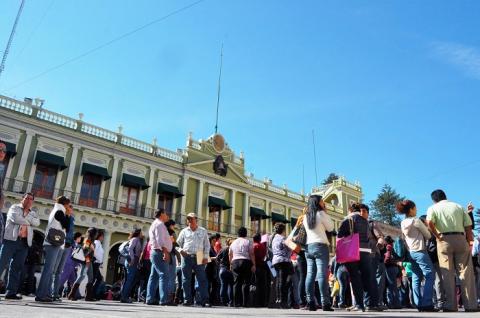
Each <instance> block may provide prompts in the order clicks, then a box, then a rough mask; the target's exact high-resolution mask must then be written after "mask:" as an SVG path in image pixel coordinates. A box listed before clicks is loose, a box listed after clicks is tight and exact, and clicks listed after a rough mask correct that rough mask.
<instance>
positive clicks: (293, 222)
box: [290, 218, 298, 228]
mask: <svg viewBox="0 0 480 318" xmlns="http://www.w3.org/2000/svg"><path fill="white" fill-rule="evenodd" d="M297 221H298V218H290V225H291V226H292V228H293V227H295V225H296V224H297Z"/></svg>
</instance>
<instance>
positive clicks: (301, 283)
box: [297, 250, 307, 305]
mask: <svg viewBox="0 0 480 318" xmlns="http://www.w3.org/2000/svg"><path fill="white" fill-rule="evenodd" d="M297 271H298V290H299V292H300V302H301V305H305V304H306V303H307V298H306V292H305V281H306V280H307V259H306V258H305V251H303V250H302V251H300V252H299V253H298V255H297Z"/></svg>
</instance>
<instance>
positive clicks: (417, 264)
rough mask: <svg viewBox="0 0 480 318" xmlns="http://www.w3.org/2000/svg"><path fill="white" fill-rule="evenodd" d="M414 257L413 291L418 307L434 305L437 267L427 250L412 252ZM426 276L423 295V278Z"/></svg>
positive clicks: (411, 254)
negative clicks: (434, 266)
mask: <svg viewBox="0 0 480 318" xmlns="http://www.w3.org/2000/svg"><path fill="white" fill-rule="evenodd" d="M410 256H411V257H412V291H413V301H414V303H415V305H416V306H417V308H422V307H431V306H433V301H432V298H433V284H434V283H435V269H434V268H433V264H432V261H431V260H430V256H428V253H427V252H426V251H418V252H410ZM424 278H425V284H424V286H423V295H422V280H423V279H424Z"/></svg>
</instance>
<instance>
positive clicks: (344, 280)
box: [337, 264, 349, 305]
mask: <svg viewBox="0 0 480 318" xmlns="http://www.w3.org/2000/svg"><path fill="white" fill-rule="evenodd" d="M337 279H338V284H339V285H340V292H339V296H340V302H339V303H338V304H339V305H346V304H347V302H346V295H347V288H348V284H349V279H348V270H347V268H346V267H345V265H342V264H338V270H337Z"/></svg>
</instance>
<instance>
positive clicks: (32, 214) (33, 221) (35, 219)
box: [25, 211, 40, 226]
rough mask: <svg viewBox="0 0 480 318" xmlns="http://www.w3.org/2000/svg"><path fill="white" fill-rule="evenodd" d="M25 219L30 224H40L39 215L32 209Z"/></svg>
mask: <svg viewBox="0 0 480 318" xmlns="http://www.w3.org/2000/svg"><path fill="white" fill-rule="evenodd" d="M25 219H26V220H27V221H28V222H29V223H30V226H39V225H40V218H39V217H38V215H37V213H35V212H33V211H30V213H28V215H27V216H26V217H25Z"/></svg>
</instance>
